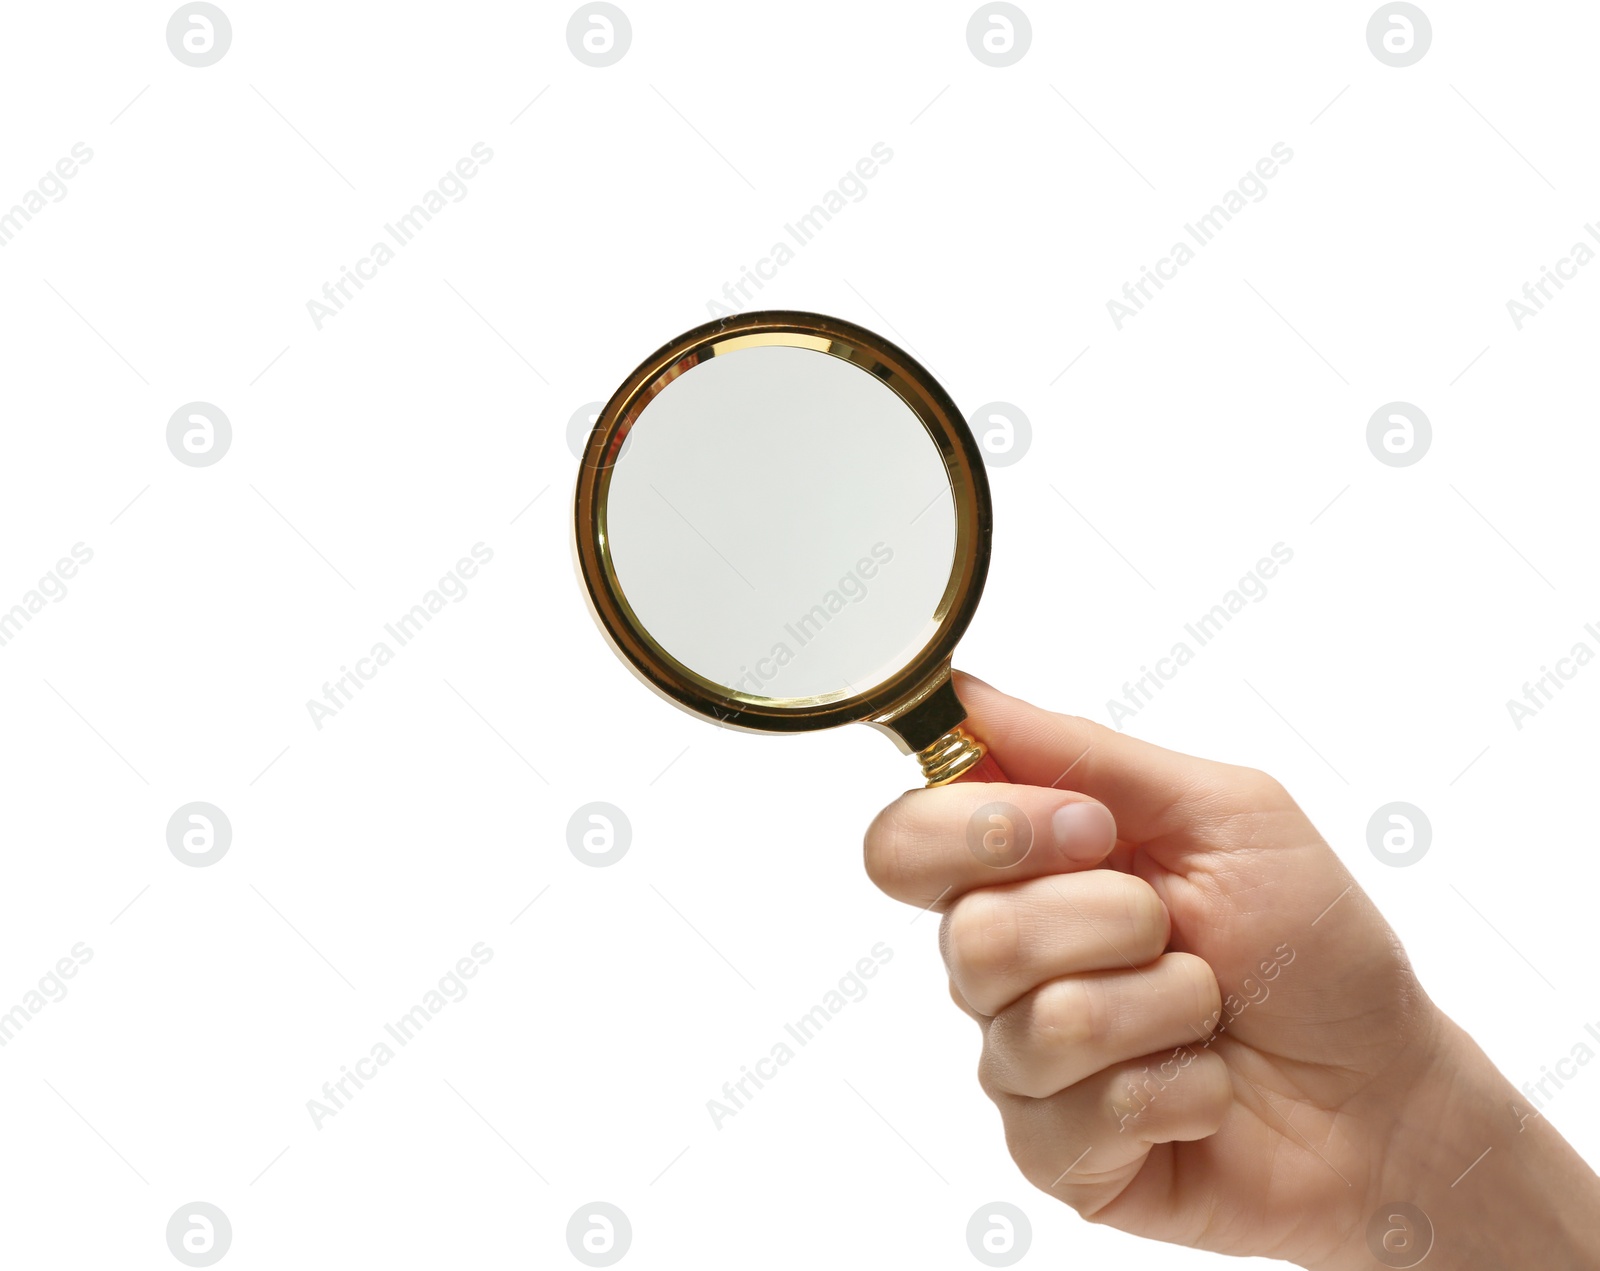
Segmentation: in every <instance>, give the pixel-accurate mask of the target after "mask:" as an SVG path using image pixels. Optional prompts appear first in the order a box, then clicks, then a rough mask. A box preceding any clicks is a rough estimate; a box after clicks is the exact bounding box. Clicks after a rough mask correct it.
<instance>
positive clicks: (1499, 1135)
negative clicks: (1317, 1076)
mask: <svg viewBox="0 0 1600 1271" xmlns="http://www.w3.org/2000/svg"><path fill="white" fill-rule="evenodd" d="M1433 1031H1434V1033H1435V1038H1434V1040H1433V1042H1432V1044H1431V1046H1430V1047H1429V1056H1428V1061H1427V1062H1426V1063H1425V1064H1424V1065H1423V1066H1422V1067H1421V1068H1420V1069H1419V1072H1418V1075H1417V1078H1416V1079H1415V1080H1414V1081H1412V1082H1410V1083H1408V1087H1407V1088H1406V1090H1405V1091H1404V1093H1403V1095H1402V1097H1400V1098H1399V1099H1397V1101H1396V1103H1395V1105H1394V1106H1393V1108H1392V1122H1391V1124H1392V1126H1393V1129H1392V1133H1391V1134H1390V1135H1389V1137H1388V1141H1387V1143H1386V1145H1385V1148H1384V1150H1383V1154H1382V1158H1381V1161H1380V1163H1379V1165H1378V1168H1377V1169H1376V1171H1375V1179H1376V1182H1375V1183H1374V1185H1373V1187H1372V1189H1371V1190H1370V1192H1369V1194H1368V1197H1367V1202H1368V1203H1367V1206H1366V1210H1365V1213H1364V1215H1363V1216H1362V1222H1361V1223H1360V1225H1359V1226H1358V1227H1357V1228H1356V1229H1355V1230H1352V1231H1351V1232H1349V1233H1348V1237H1347V1239H1346V1241H1345V1242H1344V1247H1343V1248H1342V1249H1341V1251H1340V1255H1339V1257H1338V1258H1336V1259H1335V1260H1334V1261H1333V1262H1331V1263H1329V1264H1328V1267H1327V1271H1335V1269H1338V1271H1342V1269H1343V1268H1345V1267H1350V1268H1355V1267H1362V1268H1367V1269H1370V1268H1372V1267H1375V1266H1376V1267H1386V1266H1387V1267H1410V1266H1416V1265H1419V1264H1420V1263H1421V1262H1422V1259H1423V1258H1424V1257H1426V1266H1427V1268H1428V1271H1500V1269H1501V1268H1522V1267H1533V1266H1539V1267H1549V1268H1553V1269H1554V1268H1567V1267H1571V1268H1580V1267H1596V1266H1600V1178H1596V1176H1595V1173H1594V1171H1593V1170H1592V1169H1590V1168H1589V1166H1588V1165H1587V1164H1586V1163H1585V1162H1584V1161H1583V1159H1582V1158H1581V1157H1580V1156H1579V1155H1578V1154H1577V1153H1576V1152H1575V1151H1573V1149H1572V1147H1571V1146H1570V1145H1569V1144H1568V1143H1567V1142H1566V1140H1565V1139H1563V1138H1562V1137H1561V1135H1560V1133H1559V1132H1557V1130H1556V1129H1555V1127H1554V1126H1552V1125H1551V1124H1550V1122H1549V1121H1548V1120H1547V1119H1546V1118H1545V1117H1544V1116H1542V1115H1541V1114H1540V1113H1539V1112H1538V1111H1537V1110H1536V1109H1535V1107H1534V1105H1533V1101H1532V1100H1531V1099H1529V1098H1528V1097H1526V1096H1525V1095H1524V1094H1522V1093H1521V1092H1520V1091H1518V1090H1517V1089H1515V1087H1513V1086H1512V1085H1511V1083H1510V1082H1509V1081H1508V1080H1506V1078H1505V1077H1504V1076H1503V1075H1502V1074H1501V1073H1500V1072H1499V1070H1498V1069H1496V1068H1495V1066H1494V1064H1493V1063H1491V1062H1490V1060H1489V1058H1488V1056H1487V1055H1485V1054H1484V1053H1483V1051H1482V1050H1481V1049H1480V1048H1479V1047H1478V1045H1477V1044H1476V1043H1475V1042H1474V1041H1473V1040H1472V1039H1471V1038H1470V1037H1469V1036H1467V1034H1466V1033H1464V1032H1463V1031H1462V1030H1461V1029H1460V1028H1459V1027H1458V1026H1457V1025H1456V1024H1455V1023H1454V1022H1453V1021H1451V1020H1450V1019H1449V1018H1447V1017H1446V1016H1445V1015H1444V1014H1443V1013H1442V1012H1441V1013H1439V1015H1438V1020H1437V1027H1436V1028H1435V1029H1434V1030H1433Z"/></svg>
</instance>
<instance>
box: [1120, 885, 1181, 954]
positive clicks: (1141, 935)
mask: <svg viewBox="0 0 1600 1271" xmlns="http://www.w3.org/2000/svg"><path fill="white" fill-rule="evenodd" d="M1110 876H1111V878H1113V879H1115V880H1116V882H1115V883H1114V886H1115V887H1116V888H1117V890H1118V891H1119V893H1120V899H1121V903H1122V916H1123V918H1124V919H1125V921H1126V922H1127V924H1128V928H1129V930H1131V931H1132V932H1133V935H1134V941H1133V942H1134V943H1135V944H1136V945H1137V946H1138V949H1139V952H1140V953H1142V954H1145V955H1147V956H1148V957H1150V958H1154V957H1155V956H1156V955H1157V954H1159V953H1160V952H1161V950H1162V949H1164V948H1166V945H1167V937H1168V935H1169V934H1170V922H1169V919H1168V916H1167V906H1166V904H1165V903H1164V902H1163V901H1162V899H1161V897H1160V896H1159V895H1158V894H1157V893H1156V889H1155V888H1154V887H1152V886H1151V885H1150V884H1149V883H1147V882H1146V881H1145V880H1144V879H1142V878H1140V877H1139V876H1138V875H1136V874H1123V873H1118V872H1115V871H1110Z"/></svg>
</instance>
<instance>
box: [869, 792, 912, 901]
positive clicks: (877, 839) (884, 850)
mask: <svg viewBox="0 0 1600 1271" xmlns="http://www.w3.org/2000/svg"><path fill="white" fill-rule="evenodd" d="M902 802H903V801H902V800H899V799H896V800H895V801H894V802H893V803H891V804H890V805H889V806H888V807H886V808H884V809H883V811H881V812H879V813H878V815H877V816H875V817H873V818H872V824H870V825H869V826H867V832H866V835H865V836H864V838H863V840H862V851H863V856H864V859H865V862H866V867H867V877H868V878H870V879H871V880H872V882H873V885H874V886H876V887H877V888H878V889H879V890H880V891H885V892H891V893H892V892H893V891H894V890H895V889H896V888H897V887H898V886H899V885H900V884H901V883H902V882H903V881H904V879H905V876H906V867H905V840H906V830H905V810H904V808H903V806H902Z"/></svg>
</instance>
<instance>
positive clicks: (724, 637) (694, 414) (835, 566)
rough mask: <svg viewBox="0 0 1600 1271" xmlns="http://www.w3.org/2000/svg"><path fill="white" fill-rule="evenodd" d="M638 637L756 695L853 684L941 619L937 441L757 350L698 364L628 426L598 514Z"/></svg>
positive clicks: (908, 417) (880, 388)
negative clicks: (639, 629)
mask: <svg viewBox="0 0 1600 1271" xmlns="http://www.w3.org/2000/svg"><path fill="white" fill-rule="evenodd" d="M606 516H607V530H608V535H609V540H610V548H611V557H612V564H613V567H614V569H615V570H616V574H617V579H618V582H619V583H620V585H621V588H622V592H623V595H624V596H625V597H626V598H627V601H628V604H629V606H630V607H631V608H632V609H633V611H634V614H635V615H636V616H637V617H638V619H639V622H640V623H641V624H642V625H643V627H644V629H645V630H646V631H648V632H649V633H650V635H651V637H652V638H653V639H654V640H655V641H656V642H657V643H658V644H660V645H661V647H662V648H663V649H665V650H666V651H667V652H668V653H669V654H671V655H672V656H673V657H674V658H676V659H677V660H678V661H679V662H681V663H683V664H684V665H685V666H687V667H688V668H689V669H690V670H692V671H695V672H697V673H698V674H700V675H701V676H703V677H705V678H706V679H708V680H710V681H712V682H713V683H715V684H718V685H720V686H722V687H724V688H726V689H732V690H735V691H737V692H742V693H746V694H750V695H752V696H756V697H764V698H796V697H821V696H827V695H831V694H840V693H853V692H860V691H864V690H866V689H869V688H872V687H873V686H875V685H877V684H879V683H881V682H882V681H883V680H885V679H886V678H888V677H889V676H890V675H892V674H893V673H894V672H896V671H898V670H900V669H901V668H903V667H904V666H905V665H906V664H907V663H909V662H910V661H912V660H913V659H914V658H915V656H916V655H917V653H919V652H920V651H921V650H922V649H923V648H924V647H925V646H926V645H927V643H928V641H929V640H931V639H932V637H933V634H934V632H935V630H936V629H937V627H938V622H939V620H938V616H937V611H938V607H939V602H940V599H941V598H942V597H943V595H944V591H945V588H946V586H947V585H948V584H949V581H950V575H951V572H952V569H953V567H954V558H955V506H954V501H953V499H952V496H951V492H950V482H949V478H948V476H947V474H946V472H945V468H944V463H943V461H942V460H941V458H940V455H939V450H938V447H937V446H936V445H935V444H934V441H933V438H932V437H931V436H930V435H929V434H928V431H927V429H926V428H924V427H923V425H922V422H921V421H920V420H919V419H918V418H917V416H916V414H915V413H914V412H913V411H912V410H911V408H910V407H909V406H908V405H906V403H905V402H904V401H902V400H901V399H900V397H899V396H898V395H897V394H896V393H895V392H894V390H893V389H891V388H890V387H889V386H888V385H887V384H885V383H884V382H883V381H882V380H880V379H878V378H877V377H876V376H874V375H871V374H870V373H868V372H867V371H865V370H863V369H861V368H860V367H858V366H856V365H854V364H853V363H850V362H847V361H845V360H844V359H842V358H838V357H834V356H833V355H832V354H829V353H823V352H818V351H816V350H812V349H803V348H792V347H788V346H776V345H766V346H758V347H755V348H745V349H738V350H735V351H733V352H730V353H725V354H723V355H721V356H718V357H714V358H712V359H710V360H709V361H705V362H701V363H699V364H698V365H696V366H694V367H691V368H690V369H689V370H688V371H687V372H685V373H683V374H682V375H680V376H679V377H678V378H677V379H676V380H674V381H673V382H672V383H671V384H669V385H667V387H666V388H665V389H663V390H662V391H661V392H660V393H659V394H658V395H657V396H656V397H655V399H654V400H652V401H651V402H650V404H649V405H648V406H646V407H645V409H644V411H643V412H642V413H641V414H640V416H639V418H638V419H637V420H636V421H635V423H634V426H633V428H632V430H631V431H630V433H629V441H628V444H627V445H626V446H625V447H624V448H623V453H622V456H621V458H620V459H619V460H618V461H617V464H616V467H615V470H614V471H613V474H612V478H611V488H610V493H609V495H608V497H607V504H606Z"/></svg>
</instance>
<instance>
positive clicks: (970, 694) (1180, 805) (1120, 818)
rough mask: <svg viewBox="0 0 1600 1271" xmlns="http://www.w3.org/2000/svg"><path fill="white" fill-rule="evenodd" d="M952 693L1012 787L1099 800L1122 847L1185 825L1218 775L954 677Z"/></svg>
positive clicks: (1215, 767) (1205, 765)
mask: <svg viewBox="0 0 1600 1271" xmlns="http://www.w3.org/2000/svg"><path fill="white" fill-rule="evenodd" d="M955 686H956V694H957V696H959V697H960V698H961V702H962V705H964V706H965V707H966V708H967V724H966V727H967V728H968V730H969V731H970V732H972V733H973V734H974V735H975V736H977V737H978V738H979V739H980V740H981V741H983V742H984V743H985V744H986V745H987V746H988V747H989V749H990V750H991V751H992V752H993V754H994V756H995V759H996V760H997V761H998V762H999V764H1000V766H1001V767H1002V768H1004V769H1005V771H1006V774H1007V775H1008V776H1009V777H1010V778H1011V780H1012V781H1014V782H1016V783H1018V784H1019V785H1031V786H1053V787H1055V788H1057V789H1061V790H1074V791H1077V792H1079V793H1081V794H1086V795H1088V796H1089V797H1090V798H1091V799H1098V800H1099V801H1100V802H1101V803H1103V804H1105V805H1106V807H1108V808H1110V809H1111V814H1112V816H1114V817H1115V818H1116V821H1117V833H1118V835H1119V836H1120V837H1122V838H1124V839H1128V840H1132V841H1134V842H1149V841H1151V840H1152V839H1157V838H1160V837H1162V836H1163V835H1164V834H1167V833H1170V832H1172V831H1174V830H1177V829H1179V828H1181V827H1183V826H1184V825H1186V824H1188V823H1190V822H1191V821H1192V820H1193V819H1194V815H1195V805H1196V804H1197V803H1198V802H1199V801H1200V800H1201V799H1203V798H1204V797H1205V795H1206V793H1207V791H1208V790H1211V789H1214V788H1215V787H1216V785H1217V784H1218V777H1219V775H1221V772H1222V771H1223V769H1224V768H1225V765H1222V764H1217V763H1214V762H1212V761H1211V760H1208V759H1199V758H1196V757H1194V756H1193V755H1185V754H1180V753H1179V752H1178V751H1175V750H1166V749H1163V748H1162V747H1160V746H1156V745H1152V744H1151V743H1150V742H1147V741H1140V740H1139V739H1138V738H1136V737H1129V736H1128V735H1127V734H1125V733H1119V732H1117V731H1116V730H1115V729H1112V728H1107V727H1106V726H1105V725H1104V724H1097V723H1095V722H1094V721H1093V720H1090V719H1083V718H1081V717H1080V716H1077V715H1058V714H1056V713H1055V712H1053V711H1047V710H1041V709H1040V708H1039V707H1037V706H1034V705H1032V704H1031V703H1029V702H1025V701H1023V700H1022V699H1021V698H1016V697H1008V696H1007V695H1006V694H1004V693H1002V692H1000V690H999V689H996V688H993V687H991V686H990V685H988V684H985V683H984V682H983V681H982V680H980V679H976V678H975V677H973V676H971V675H967V674H965V673H963V672H960V671H957V672H956V673H955Z"/></svg>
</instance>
